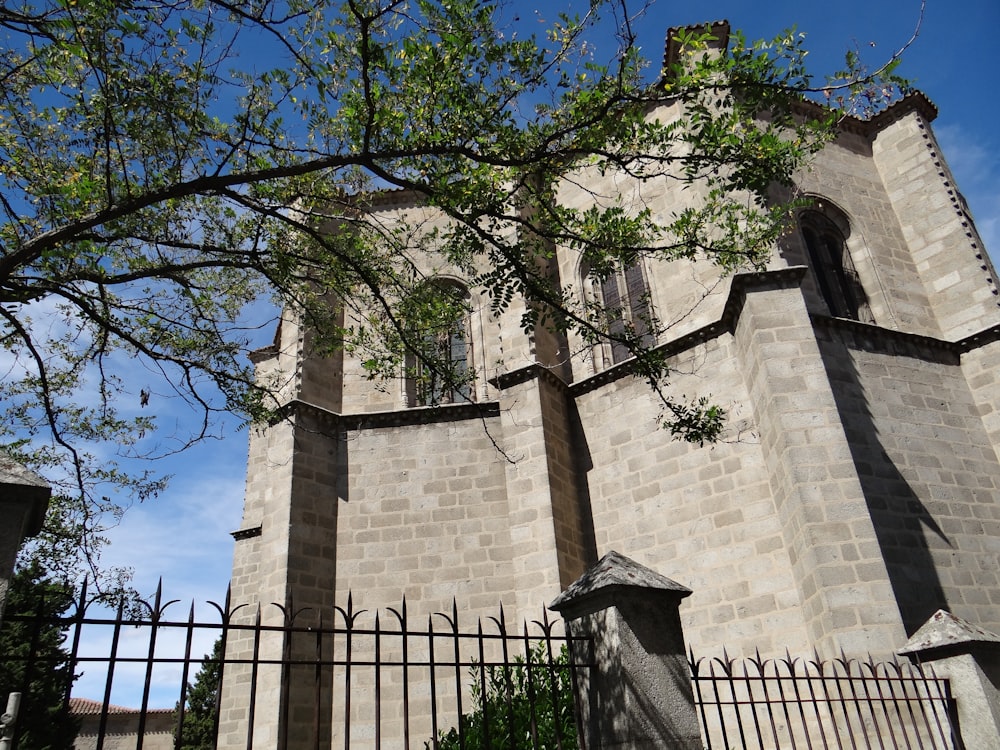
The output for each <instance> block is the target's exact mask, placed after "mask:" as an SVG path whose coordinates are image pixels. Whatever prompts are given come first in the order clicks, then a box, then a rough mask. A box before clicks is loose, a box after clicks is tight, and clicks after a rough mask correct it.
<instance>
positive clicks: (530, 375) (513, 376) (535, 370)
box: [489, 362, 570, 391]
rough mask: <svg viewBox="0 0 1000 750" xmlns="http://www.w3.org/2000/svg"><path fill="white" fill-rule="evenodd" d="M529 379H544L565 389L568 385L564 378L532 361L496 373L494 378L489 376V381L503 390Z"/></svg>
mask: <svg viewBox="0 0 1000 750" xmlns="http://www.w3.org/2000/svg"><path fill="white" fill-rule="evenodd" d="M529 380H544V381H546V382H547V383H549V384H550V385H554V386H556V387H557V388H560V389H562V390H567V389H568V388H569V387H570V386H569V384H568V383H566V381H565V380H563V379H562V378H560V377H559V376H558V375H556V374H555V373H554V372H552V370H550V369H549V368H548V367H545V366H544V365H542V364H539V363H538V362H532V363H531V364H529V365H525V366H524V367H519V368H518V369H516V370H512V371H510V372H505V373H502V374H500V375H497V376H496V377H495V378H490V380H489V383H490V385H492V386H494V387H495V388H499V389H500V390H502V391H503V390H506V389H508V388H513V387H514V386H515V385H518V384H520V383H526V382H527V381H529Z"/></svg>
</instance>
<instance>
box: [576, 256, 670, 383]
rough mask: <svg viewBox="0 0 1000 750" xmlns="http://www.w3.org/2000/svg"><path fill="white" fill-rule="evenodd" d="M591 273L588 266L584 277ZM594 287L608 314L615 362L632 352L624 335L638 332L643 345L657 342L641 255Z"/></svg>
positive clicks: (637, 334) (596, 280)
mask: <svg viewBox="0 0 1000 750" xmlns="http://www.w3.org/2000/svg"><path fill="white" fill-rule="evenodd" d="M588 275H589V270H588V269H585V272H584V277H585V278H586V277H587V276H588ZM591 288H592V290H593V296H594V298H595V300H596V301H597V302H598V304H600V306H601V309H602V310H603V311H604V314H605V315H606V316H607V321H606V322H607V327H608V333H609V334H610V336H611V340H610V347H611V363H612V364H618V363H619V362H623V361H624V360H626V359H628V358H629V357H631V356H632V353H631V352H630V351H629V349H628V347H627V346H626V345H625V344H624V343H623V342H622V341H621V340H620V339H621V338H624V337H626V336H635V337H637V338H638V340H639V344H640V345H641V346H643V347H648V346H652V345H653V344H655V343H656V336H655V334H654V332H653V331H654V328H655V326H654V323H653V308H652V305H651V304H650V299H649V286H648V284H647V283H646V275H645V272H644V271H643V268H642V262H641V261H640V260H639V259H638V258H637V259H636V260H635V261H633V262H632V263H631V264H629V265H628V266H626V267H625V269H624V270H621V271H616V272H615V273H613V274H612V275H610V276H608V277H607V278H605V279H595V280H594V281H593V282H592V287H591Z"/></svg>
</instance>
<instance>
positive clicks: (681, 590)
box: [550, 552, 703, 750]
mask: <svg viewBox="0 0 1000 750" xmlns="http://www.w3.org/2000/svg"><path fill="white" fill-rule="evenodd" d="M690 594H691V589H689V588H687V587H685V586H682V585H681V584H679V583H677V582H675V581H671V580H670V579H669V578H665V577H663V576H661V575H659V574H657V573H654V572H653V571H651V570H649V569H648V568H645V567H643V566H641V565H639V564H638V563H636V562H634V561H632V560H630V559H628V558H627V557H624V556H623V555H620V554H618V553H617V552H609V553H608V554H607V555H605V556H604V557H603V558H601V560H600V561H599V562H598V563H597V565H595V566H594V567H593V568H591V569H590V570H589V571H587V573H585V574H584V575H583V576H582V577H581V578H580V579H578V580H577V581H576V582H575V583H574V584H573V585H572V586H570V587H569V588H568V589H566V590H565V591H564V592H563V593H562V594H560V595H559V596H558V597H557V598H556V599H555V601H553V602H552V604H551V605H550V609H553V610H555V611H557V612H559V613H560V614H561V615H562V617H563V618H564V619H565V621H566V628H567V630H568V631H569V633H570V635H572V636H574V637H589V638H591V639H592V640H593V644H594V649H593V659H594V663H595V666H594V669H593V671H592V673H591V674H590V675H589V676H586V675H583V676H581V677H579V678H578V679H577V684H576V685H575V686H574V687H575V689H576V693H577V695H576V697H577V707H578V711H579V713H580V718H581V722H580V726H581V730H582V732H583V736H582V737H581V740H584V742H581V747H585V748H587V750H607V749H609V748H615V749H616V750H618V749H620V750H701V748H702V747H703V745H702V741H701V730H700V729H699V726H698V716H697V713H696V711H695V704H694V696H693V694H692V691H691V673H690V668H689V666H688V661H687V654H686V650H685V648H684V633H683V631H682V630H681V620H680V614H679V612H678V607H679V605H680V601H681V599H683V598H684V597H686V596H690ZM587 650H588V644H587V643H586V642H579V641H577V642H574V643H573V654H572V656H573V661H574V662H576V661H580V662H584V661H586V660H587V658H588V656H589V654H588V653H587Z"/></svg>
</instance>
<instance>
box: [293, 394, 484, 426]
mask: <svg viewBox="0 0 1000 750" xmlns="http://www.w3.org/2000/svg"><path fill="white" fill-rule="evenodd" d="M293 414H294V415H302V416H308V417H310V418H312V419H315V420H317V421H318V422H320V423H321V424H324V425H327V426H331V427H336V428H339V429H342V430H352V431H356V430H372V429H380V428H386V427H408V426H411V425H418V424H436V423H439V422H459V421H464V420H468V419H490V418H493V417H497V416H499V415H500V405H499V404H498V403H497V402H496V401H484V402H482V403H475V402H473V403H464V404H442V405H440V406H416V407H413V408H409V409H397V410H394V411H374V412H363V413H360V414H339V413H337V412H335V411H330V410H329V409H324V408H323V407H322V406H316V405H315V404H310V403H307V402H305V401H299V400H294V401H291V402H289V403H288V404H286V405H285V406H284V407H282V409H281V411H280V416H281V417H290V416H292V415H293Z"/></svg>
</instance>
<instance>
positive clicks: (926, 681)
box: [916, 665, 963, 748]
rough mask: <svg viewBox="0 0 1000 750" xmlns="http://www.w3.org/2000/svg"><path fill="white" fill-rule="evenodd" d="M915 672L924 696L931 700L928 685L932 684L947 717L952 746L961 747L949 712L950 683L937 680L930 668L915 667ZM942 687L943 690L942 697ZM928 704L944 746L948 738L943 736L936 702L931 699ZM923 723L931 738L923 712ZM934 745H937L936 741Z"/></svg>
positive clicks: (929, 728) (960, 741) (951, 714)
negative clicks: (921, 685) (920, 682)
mask: <svg viewBox="0 0 1000 750" xmlns="http://www.w3.org/2000/svg"><path fill="white" fill-rule="evenodd" d="M916 670H917V673H918V674H919V675H920V680H921V681H922V683H923V687H924V694H925V695H927V696H928V698H931V689H930V685H931V684H933V685H934V687H935V688H936V690H935V692H937V695H938V701H940V702H941V703H942V704H943V706H944V709H945V712H946V716H947V717H948V723H949V727H948V729H949V734H950V736H951V740H952V744H953V745H954V746H955V747H956V748H957V747H961V745H962V744H963V743H962V740H961V737H960V736H959V735H958V732H957V731H956V730H955V726H956V723H955V721H954V712H952V711H951V706H952V704H951V683H949V682H948V681H947V680H942V679H940V678H938V676H937V675H936V674H934V670H933V669H932V668H931V667H930V666H927V667H924V666H922V665H916ZM928 675H929V678H928ZM942 687H943V688H944V695H942ZM928 703H929V708H930V710H931V711H932V713H933V715H934V723H935V725H936V726H937V729H938V735H939V736H940V737H941V739H942V740H943V741H944V742H945V744H947V742H948V738H947V737H946V736H945V732H944V728H943V727H942V726H941V719H940V717H939V716H938V711H937V708H936V706H935V703H936V702H935V701H934V700H933V699H931V700H929V701H928ZM924 721H925V722H926V723H927V729H928V732H929V733H930V734H931V736H933V732H932V730H931V727H930V722H928V721H927V712H926V711H924ZM935 744H937V742H936V741H935Z"/></svg>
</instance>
